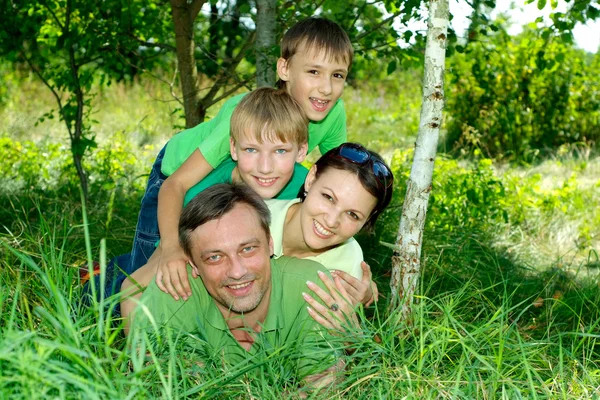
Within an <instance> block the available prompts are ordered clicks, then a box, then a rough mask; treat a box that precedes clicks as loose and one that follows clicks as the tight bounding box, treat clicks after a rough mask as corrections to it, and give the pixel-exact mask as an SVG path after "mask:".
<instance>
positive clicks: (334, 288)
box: [302, 271, 359, 331]
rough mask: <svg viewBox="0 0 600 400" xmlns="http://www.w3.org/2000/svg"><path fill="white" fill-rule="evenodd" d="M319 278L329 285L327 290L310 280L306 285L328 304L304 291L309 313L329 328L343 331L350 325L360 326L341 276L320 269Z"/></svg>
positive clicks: (326, 285)
mask: <svg viewBox="0 0 600 400" xmlns="http://www.w3.org/2000/svg"><path fill="white" fill-rule="evenodd" d="M319 278H320V279H321V281H323V283H324V284H325V287H327V289H328V291H329V293H327V291H325V290H323V289H321V288H320V287H319V286H318V285H316V284H315V283H314V282H310V281H308V282H307V283H306V285H307V286H308V288H309V289H310V290H312V291H313V293H314V294H315V295H316V296H318V297H319V298H320V299H321V301H322V302H323V303H324V304H325V305H326V306H325V305H323V304H321V303H320V302H318V301H317V300H315V299H314V298H313V297H312V296H311V295H309V294H307V293H303V294H302V296H303V297H304V300H306V302H307V303H308V304H309V305H310V307H308V313H309V314H310V316H311V317H312V318H313V319H314V320H315V321H316V322H318V323H319V324H321V325H322V326H323V327H325V328H327V329H329V330H335V331H342V330H345V329H344V328H346V327H348V326H349V325H351V326H354V327H358V326H359V324H358V318H357V316H356V311H355V310H354V307H353V306H352V303H351V302H350V299H349V295H348V292H346V289H345V288H344V285H343V284H342V281H341V279H340V278H339V277H334V278H333V280H331V278H330V277H328V276H327V275H325V274H324V273H323V272H321V271H319Z"/></svg>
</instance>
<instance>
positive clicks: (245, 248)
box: [242, 246, 256, 253]
mask: <svg viewBox="0 0 600 400" xmlns="http://www.w3.org/2000/svg"><path fill="white" fill-rule="evenodd" d="M255 248H256V246H246V247H244V248H243V249H242V252H243V253H251V252H252V251H253V250H254V249H255Z"/></svg>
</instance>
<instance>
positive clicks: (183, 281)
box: [156, 246, 198, 300]
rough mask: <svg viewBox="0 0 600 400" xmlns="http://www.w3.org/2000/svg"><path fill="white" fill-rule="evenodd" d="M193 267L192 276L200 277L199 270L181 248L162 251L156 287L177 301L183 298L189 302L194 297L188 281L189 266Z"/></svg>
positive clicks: (176, 247)
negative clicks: (189, 298)
mask: <svg viewBox="0 0 600 400" xmlns="http://www.w3.org/2000/svg"><path fill="white" fill-rule="evenodd" d="M188 264H190V265H191V266H192V276H193V277H194V279H195V278H197V277H198V268H196V266H195V265H194V264H192V261H191V260H190V258H189V257H188V256H187V255H186V254H185V252H184V251H183V249H182V248H181V247H180V246H175V247H172V248H168V249H163V250H162V255H161V258H160V260H159V262H158V267H157V270H156V285H157V286H158V288H159V289H160V290H162V291H163V292H165V293H169V294H170V295H171V296H173V298H174V299H175V300H179V298H180V297H181V298H182V299H183V300H187V299H188V297H190V296H191V295H192V289H191V288H190V282H189V280H188V273H187V265H188Z"/></svg>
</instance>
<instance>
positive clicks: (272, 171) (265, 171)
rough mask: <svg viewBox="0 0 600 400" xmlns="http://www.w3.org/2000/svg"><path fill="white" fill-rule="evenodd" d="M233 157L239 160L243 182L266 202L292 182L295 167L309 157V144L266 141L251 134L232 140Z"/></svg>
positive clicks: (239, 169)
mask: <svg viewBox="0 0 600 400" xmlns="http://www.w3.org/2000/svg"><path fill="white" fill-rule="evenodd" d="M230 146H231V149H230V150H231V157H232V158H233V159H234V160H235V161H237V170H238V172H239V174H240V177H241V179H242V181H244V183H245V184H246V185H248V186H250V188H251V189H252V190H254V191H255V192H256V193H258V194H259V195H260V197H262V198H263V199H270V198H273V197H275V196H276V195H277V194H278V193H279V192H280V191H281V190H282V189H283V188H284V187H285V185H287V183H288V182H289V181H290V179H292V175H293V173H294V164H295V163H296V162H302V161H303V160H304V158H305V157H306V147H307V145H306V143H305V144H303V145H302V146H298V145H297V144H296V143H290V142H282V141H280V140H277V139H276V140H274V141H273V140H263V142H262V143H260V141H258V140H257V139H255V138H251V137H249V136H248V135H241V136H240V138H239V140H237V141H235V142H234V140H233V139H231V140H230Z"/></svg>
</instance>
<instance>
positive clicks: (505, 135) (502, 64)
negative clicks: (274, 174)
mask: <svg viewBox="0 0 600 400" xmlns="http://www.w3.org/2000/svg"><path fill="white" fill-rule="evenodd" d="M599 67H600V56H599V55H595V56H591V55H589V54H586V53H585V52H584V51H583V50H578V49H576V48H574V47H573V45H571V44H567V43H564V42H563V41H561V39H560V37H552V36H550V37H544V36H543V35H542V34H540V31H536V30H532V29H525V31H524V32H523V33H522V34H520V35H518V36H509V35H508V34H507V32H506V31H505V30H503V29H499V30H498V31H497V32H495V33H491V34H490V35H489V36H488V37H487V39H484V41H477V42H470V43H469V44H468V45H467V46H466V48H465V51H464V53H462V54H461V53H456V54H455V55H454V56H453V57H452V58H451V59H450V62H449V68H448V71H449V75H448V77H449V79H448V83H447V98H448V104H447V110H448V114H449V118H448V121H447V128H448V132H447V138H446V140H447V145H448V146H449V147H450V148H454V149H455V150H461V151H469V150H472V149H474V148H478V149H480V150H481V151H482V152H483V153H484V154H486V155H487V156H488V157H506V158H508V159H516V160H527V161H528V160H531V159H532V158H533V157H535V156H536V155H537V154H538V152H539V151H548V150H551V149H556V148H557V147H558V146H560V145H563V144H569V143H578V142H584V143H587V144H591V143H594V142H597V141H598V140H600V90H599V83H600V79H599V78H598V73H597V71H598V68H599Z"/></svg>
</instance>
